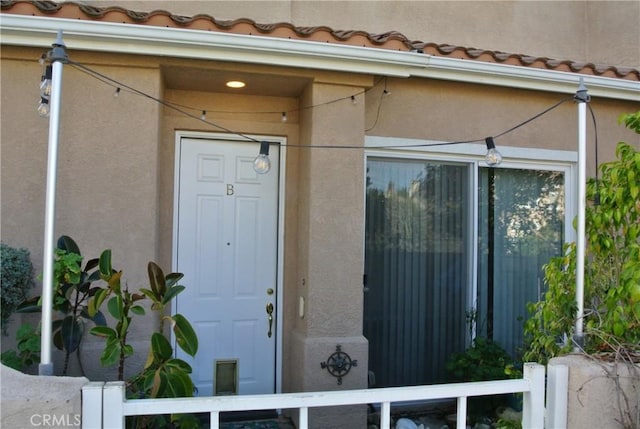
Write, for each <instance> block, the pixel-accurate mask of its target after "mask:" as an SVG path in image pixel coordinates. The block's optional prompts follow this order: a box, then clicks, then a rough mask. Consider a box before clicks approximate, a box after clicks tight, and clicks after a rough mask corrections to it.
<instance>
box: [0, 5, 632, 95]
mask: <svg viewBox="0 0 640 429" xmlns="http://www.w3.org/2000/svg"><path fill="white" fill-rule="evenodd" d="M58 30H63V32H64V40H65V44H67V46H68V47H69V48H70V49H79V50H89V51H96V52H117V53H128V54H137V55H158V56H170V57H176V58H197V59H210V60H218V61H236V62H242V63H252V64H268V65H280V66H288V67H304V68H310V69H321V70H334V71H344V72H352V73H366V74H377V75H382V76H394V77H411V76H415V77H423V78H433V79H445V80H452V81H457V82H467V83H475V84H486V85H494V86H502V87H510V88H525V89H530V90H539V91H550V92H559V93H566V94H574V93H575V91H576V88H577V86H578V80H579V78H580V77H583V78H584V82H585V85H586V86H587V87H588V89H589V94H590V95H591V96H592V97H605V98H613V99H619V100H632V101H637V100H638V98H639V97H640V83H639V82H637V81H630V80H624V79H614V78H608V77H601V76H589V75H581V74H577V73H567V72H560V71H555V70H547V69H537V68H532V67H521V66H513V65H507V64H496V63H487V62H482V61H474V60H463V59H457V58H447V57H436V56H431V55H426V54H419V53H414V52H406V51H394V50H389V49H379V48H368V47H367V48H363V47H358V46H351V45H340V44H332V43H320V42H310V41H305V40H290V39H284V38H276V37H263V36H259V35H242V34H229V33H222V32H215V31H203V30H186V29H181V28H165V27H154V26H145V25H135V24H120V23H112V22H97V21H88V20H86V21H85V20H74V19H64V18H50V17H40V16H28V15H11V14H0V36H1V38H2V44H3V45H17V46H35V47H43V48H44V47H49V46H51V43H52V42H53V41H54V40H55V34H56V33H57V31H58Z"/></svg>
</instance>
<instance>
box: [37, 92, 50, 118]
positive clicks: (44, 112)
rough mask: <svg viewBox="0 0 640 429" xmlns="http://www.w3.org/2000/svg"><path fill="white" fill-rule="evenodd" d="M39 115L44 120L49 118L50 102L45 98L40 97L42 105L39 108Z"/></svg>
mask: <svg viewBox="0 0 640 429" xmlns="http://www.w3.org/2000/svg"><path fill="white" fill-rule="evenodd" d="M38 115H40V116H42V117H43V118H48V117H49V100H48V99H46V98H45V97H40V105H39V106H38Z"/></svg>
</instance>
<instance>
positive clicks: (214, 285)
mask: <svg viewBox="0 0 640 429" xmlns="http://www.w3.org/2000/svg"><path fill="white" fill-rule="evenodd" d="M178 146H179V147H178V149H177V151H176V156H178V157H179V160H178V161H177V162H176V166H177V168H178V169H179V171H177V172H176V177H177V180H178V183H177V186H176V190H177V192H178V197H177V213H176V214H175V216H177V222H176V234H175V240H176V243H175V245H176V246H177V248H176V253H175V261H176V267H175V268H176V271H177V272H181V273H183V274H184V275H185V276H184V278H183V280H182V282H181V284H183V285H184V286H185V287H186V289H185V291H184V292H182V293H181V294H180V295H178V297H177V303H176V305H175V311H176V312H177V313H181V314H182V315H184V316H185V317H186V318H187V319H188V320H189V321H190V322H191V324H192V325H193V327H194V329H195V330H196V333H197V334H198V341H199V350H198V353H197V355H196V357H195V359H193V358H191V357H189V356H188V355H186V354H185V353H184V352H182V351H181V350H178V351H177V356H178V357H179V358H181V359H184V360H185V361H187V362H189V364H191V365H192V367H193V373H192V379H193V382H194V384H195V385H196V387H197V389H198V391H197V395H199V396H210V395H213V394H215V393H216V390H215V389H214V383H215V381H216V380H215V379H214V378H215V377H214V372H215V366H216V361H218V362H226V365H225V366H221V367H219V368H221V370H222V372H223V373H224V374H226V375H225V377H230V378H231V379H233V378H234V376H233V374H232V373H233V367H234V365H237V380H238V383H237V393H239V394H257V393H274V391H275V374H276V367H275V362H276V331H277V330H276V320H275V318H276V310H275V306H276V305H277V302H276V297H277V293H276V286H277V273H278V270H277V264H278V260H277V259H278V251H277V248H278V243H277V240H278V231H277V228H278V177H279V175H278V160H279V153H278V152H279V150H278V149H279V147H278V145H277V144H272V145H271V147H270V154H269V159H270V160H271V171H270V172H269V173H267V174H264V175H260V174H257V173H256V172H255V171H254V170H253V160H254V158H255V157H256V155H257V154H258V152H259V149H260V145H259V144H258V143H247V142H237V141H235V142H234V141H225V140H212V139H200V138H186V137H182V138H180V140H179V141H178ZM270 305H271V306H272V309H273V312H272V317H273V319H272V320H271V322H270V321H269V315H268V314H267V308H268V307H269V306H270ZM229 370H231V372H230V371H229ZM219 381H220V382H222V384H224V385H225V386H224V388H223V389H222V390H223V391H224V390H225V389H228V390H229V392H231V391H232V387H230V384H229V379H227V380H222V376H220V380H219ZM231 384H233V380H231ZM219 386H220V384H219Z"/></svg>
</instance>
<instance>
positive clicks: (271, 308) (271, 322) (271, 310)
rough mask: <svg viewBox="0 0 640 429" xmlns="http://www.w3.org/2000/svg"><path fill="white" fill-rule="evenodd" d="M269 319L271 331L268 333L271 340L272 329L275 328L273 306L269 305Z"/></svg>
mask: <svg viewBox="0 0 640 429" xmlns="http://www.w3.org/2000/svg"><path fill="white" fill-rule="evenodd" d="M267 315H268V316H267V318H268V320H269V331H268V332H267V336H268V337H269V338H271V328H272V326H273V304H272V303H269V304H267Z"/></svg>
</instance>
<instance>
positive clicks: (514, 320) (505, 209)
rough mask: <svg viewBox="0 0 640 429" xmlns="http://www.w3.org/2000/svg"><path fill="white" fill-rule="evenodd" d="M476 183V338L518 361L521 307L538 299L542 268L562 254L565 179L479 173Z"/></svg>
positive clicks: (553, 174) (554, 174) (534, 173)
mask: <svg viewBox="0 0 640 429" xmlns="http://www.w3.org/2000/svg"><path fill="white" fill-rule="evenodd" d="M479 182H480V186H479V188H478V204H479V210H478V216H479V218H478V231H479V234H478V313H477V328H478V335H482V336H484V337H487V338H491V339H493V340H494V341H496V342H498V343H499V344H500V345H501V346H502V347H503V348H504V349H505V350H506V351H507V352H509V354H511V355H512V356H513V357H516V358H517V357H518V356H519V354H520V351H521V348H522V346H523V326H524V321H525V320H526V318H527V317H528V313H527V309H526V304H527V303H528V302H535V301H538V300H539V299H541V298H542V291H543V288H544V273H543V271H542V267H543V265H544V264H546V263H547V262H549V259H550V258H551V257H553V256H557V255H559V254H561V252H562V244H563V243H564V218H565V204H564V199H565V193H564V174H563V173H562V172H559V171H542V170H523V169H506V168H499V169H497V168H480V171H479Z"/></svg>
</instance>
